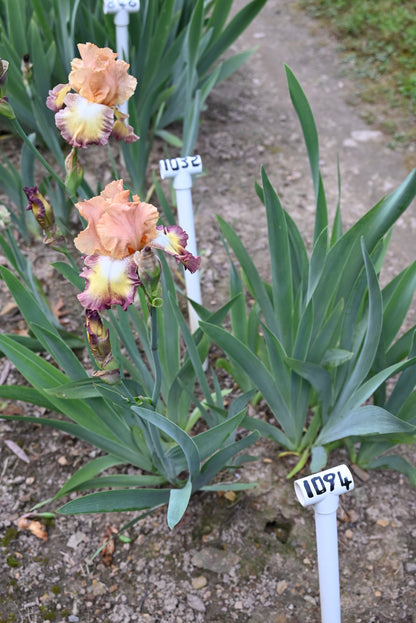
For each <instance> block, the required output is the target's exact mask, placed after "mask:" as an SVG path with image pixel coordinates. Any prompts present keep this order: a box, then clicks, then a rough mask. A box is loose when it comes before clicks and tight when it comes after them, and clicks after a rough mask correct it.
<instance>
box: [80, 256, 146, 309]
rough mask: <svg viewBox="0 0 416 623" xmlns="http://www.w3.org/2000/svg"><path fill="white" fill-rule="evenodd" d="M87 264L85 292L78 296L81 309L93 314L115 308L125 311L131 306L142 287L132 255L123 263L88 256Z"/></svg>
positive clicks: (85, 260) (121, 261)
mask: <svg viewBox="0 0 416 623" xmlns="http://www.w3.org/2000/svg"><path fill="white" fill-rule="evenodd" d="M84 264H85V266H84V269H83V271H82V273H81V277H84V279H85V281H86V284H85V290H84V292H81V294H78V300H79V301H80V303H81V305H83V306H84V307H86V308H87V309H90V310H93V311H94V310H96V311H102V310H104V309H109V308H110V307H111V306H112V305H121V306H122V308H123V309H124V310H126V309H127V307H128V306H129V305H131V303H132V302H133V299H134V295H135V293H136V290H137V288H138V286H139V285H140V279H139V278H138V276H137V266H136V264H135V262H134V260H133V256H132V255H129V256H128V257H126V258H124V259H123V260H115V259H112V258H111V257H108V256H107V255H98V254H95V255H88V256H87V257H86V258H85V259H84Z"/></svg>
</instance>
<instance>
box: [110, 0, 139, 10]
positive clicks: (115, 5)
mask: <svg viewBox="0 0 416 623" xmlns="http://www.w3.org/2000/svg"><path fill="white" fill-rule="evenodd" d="M139 9H140V0H104V13H118V11H127V12H128V13H134V12H136V11H138V10H139Z"/></svg>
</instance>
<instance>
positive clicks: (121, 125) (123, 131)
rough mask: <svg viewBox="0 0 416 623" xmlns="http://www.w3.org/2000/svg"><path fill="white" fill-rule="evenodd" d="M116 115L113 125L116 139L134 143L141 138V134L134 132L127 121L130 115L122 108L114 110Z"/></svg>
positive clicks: (113, 135)
mask: <svg viewBox="0 0 416 623" xmlns="http://www.w3.org/2000/svg"><path fill="white" fill-rule="evenodd" d="M114 116H115V118H116V120H115V122H114V126H113V131H112V133H111V136H112V137H113V138H115V139H116V141H124V142H125V143H134V142H135V141H138V140H139V138H140V137H139V136H137V134H135V133H134V130H133V128H132V127H131V125H129V124H128V123H127V119H128V118H129V116H128V115H125V114H124V113H122V112H121V111H120V110H117V109H116V110H115V111H114Z"/></svg>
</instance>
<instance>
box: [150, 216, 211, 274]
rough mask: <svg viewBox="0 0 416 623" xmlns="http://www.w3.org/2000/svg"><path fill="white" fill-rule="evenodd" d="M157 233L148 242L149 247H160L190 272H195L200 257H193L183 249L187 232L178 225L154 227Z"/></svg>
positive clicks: (186, 239)
mask: <svg viewBox="0 0 416 623" xmlns="http://www.w3.org/2000/svg"><path fill="white" fill-rule="evenodd" d="M156 229H157V231H158V234H157V236H156V238H154V239H153V240H152V241H151V242H150V243H149V247H152V248H154V249H161V250H162V251H165V253H168V254H169V255H173V257H175V258H176V260H177V261H178V262H181V263H182V264H183V265H184V267H185V268H187V269H188V270H189V271H190V272H191V273H195V272H196V271H197V270H198V268H199V265H200V263H201V258H200V257H195V256H194V255H192V253H190V252H189V251H187V250H186V249H185V247H186V243H187V241H188V234H187V233H186V232H185V231H184V230H183V229H182V228H181V227H179V225H171V226H170V227H163V226H161V225H159V226H158V227H156Z"/></svg>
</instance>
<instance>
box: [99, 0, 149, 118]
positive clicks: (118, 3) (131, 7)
mask: <svg viewBox="0 0 416 623" xmlns="http://www.w3.org/2000/svg"><path fill="white" fill-rule="evenodd" d="M139 10H140V0H104V13H105V14H107V13H114V24H115V27H116V43H117V54H118V58H121V59H123V60H125V61H127V62H129V22H130V13H137V12H138V11H139ZM119 108H120V110H121V112H122V113H124V114H126V115H127V102H123V103H122V104H120V105H119Z"/></svg>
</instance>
